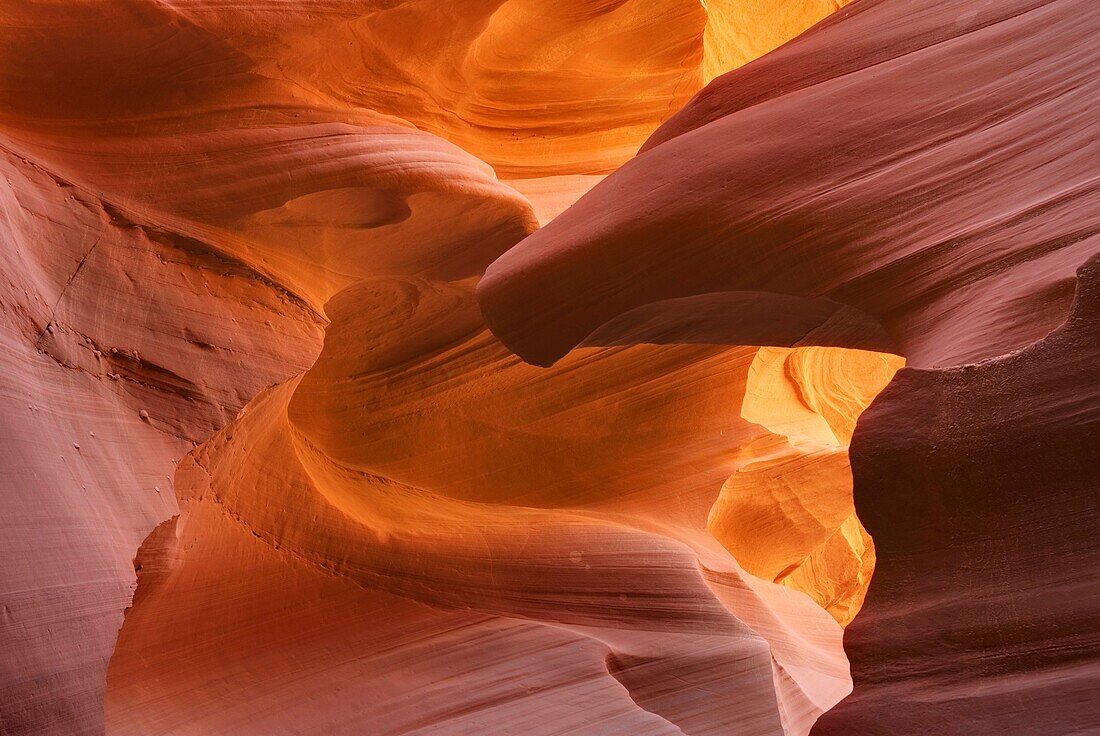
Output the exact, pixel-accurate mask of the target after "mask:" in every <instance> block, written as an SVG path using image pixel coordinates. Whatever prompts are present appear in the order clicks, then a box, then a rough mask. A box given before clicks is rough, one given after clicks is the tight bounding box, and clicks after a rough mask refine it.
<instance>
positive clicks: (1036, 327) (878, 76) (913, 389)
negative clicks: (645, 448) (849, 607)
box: [479, 0, 1100, 735]
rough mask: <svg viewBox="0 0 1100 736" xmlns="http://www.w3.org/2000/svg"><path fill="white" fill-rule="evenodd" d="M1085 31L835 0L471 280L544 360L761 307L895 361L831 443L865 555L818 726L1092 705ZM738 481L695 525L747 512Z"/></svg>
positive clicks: (894, 729) (1067, 16) (862, 726)
mask: <svg viewBox="0 0 1100 736" xmlns="http://www.w3.org/2000/svg"><path fill="white" fill-rule="evenodd" d="M1097 29H1100V9H1098V8H1097V7H1096V5H1095V4H1093V3H1088V2H1074V1H1073V0H1052V1H1048V2H1003V3H987V4H980V5H975V4H974V3H969V2H950V1H948V2H890V1H889V0H884V1H882V2H860V3H857V4H855V5H853V6H852V7H851V8H849V9H847V10H845V11H842V12H840V13H838V14H837V15H835V16H833V17H832V18H830V19H829V20H827V21H826V22H824V23H822V24H820V25H818V26H817V27H815V28H814V29H812V30H811V31H810V32H808V33H807V34H805V35H804V36H802V37H800V38H799V39H797V40H796V41H794V42H792V43H791V44H788V45H787V46H785V47H783V48H781V49H779V50H778V51H776V52H774V53H773V54H770V55H768V56H767V57H765V58H763V59H761V60H760V61H758V62H756V63H754V64H751V65H749V66H748V67H745V68H744V69H741V70H739V71H737V72H734V73H731V74H729V75H727V76H725V77H722V78H720V79H718V80H716V81H715V82H714V83H713V84H711V85H710V86H709V87H707V88H706V89H705V90H703V91H702V92H700V93H699V94H698V95H697V96H696V97H695V98H694V99H693V100H692V101H691V102H689V103H688V105H686V106H685V108H684V109H683V110H682V111H681V112H679V113H678V114H677V115H676V116H674V117H673V118H672V119H671V120H670V121H669V122H667V123H666V124H665V125H663V126H662V128H661V129H660V130H658V131H657V132H656V134H655V135H654V136H653V138H651V139H650V141H649V142H648V143H647V144H646V145H645V146H644V147H643V150H642V152H641V153H640V155H639V156H638V157H637V158H636V159H634V160H632V161H630V162H629V163H627V164H626V165H625V166H623V167H622V168H621V169H620V170H618V171H617V172H615V173H614V174H613V175H612V176H610V177H608V178H607V179H606V180H605V181H604V182H603V183H601V184H599V185H597V186H596V187H595V188H594V189H593V190H592V191H591V192H590V193H589V194H587V195H586V196H585V197H583V198H582V199H581V200H580V201H579V202H578V203H577V204H576V205H574V206H573V207H572V208H570V209H569V210H567V211H566V212H565V213H563V214H562V215H561V216H560V217H559V218H557V219H556V220H554V221H553V222H552V223H550V225H549V226H547V227H546V228H544V229H543V230H540V231H539V232H537V233H535V234H534V235H532V236H531V237H529V238H527V239H526V240H525V241H524V242H523V243H521V244H520V245H518V246H517V247H515V248H513V249H511V250H510V251H509V252H508V253H506V254H505V255H504V256H503V257H502V258H501V259H499V260H498V261H497V262H496V263H494V264H493V265H492V266H491V267H490V269H489V271H488V272H487V275H486V277H485V278H484V279H483V280H482V281H481V284H480V286H479V297H480V299H481V301H482V305H483V308H484V310H485V313H486V318H487V320H488V323H489V324H490V326H491V327H492V328H493V330H494V332H495V333H496V334H497V335H498V336H499V337H500V338H501V339H502V340H503V341H504V342H505V343H506V344H507V345H509V346H510V347H511V348H513V349H514V350H516V351H517V352H518V353H519V354H520V355H523V356H524V357H525V358H527V359H529V360H531V361H532V362H535V363H538V364H544V365H545V364H551V363H554V362H555V361H557V360H558V359H559V357H560V356H562V355H563V354H565V353H567V352H568V351H569V350H570V349H571V348H573V346H575V345H578V344H593V343H595V344H628V343H630V342H634V341H645V340H655V341H658V342H661V343H670V342H675V341H677V339H682V340H685V341H689V342H691V341H694V340H696V339H698V337H699V335H701V334H704V335H706V339H707V341H715V340H716V339H717V337H718V336H719V335H720V334H722V333H724V334H725V336H726V339H727V341H728V342H733V343H737V342H745V341H746V340H759V339H760V338H759V336H760V335H761V334H762V332H764V331H765V330H767V329H768V328H771V329H773V330H775V331H774V332H773V333H772V334H771V337H770V340H769V341H770V342H773V343H775V344H780V345H782V344H791V343H794V342H798V343H801V344H807V343H808V344H818V345H847V346H851V347H865V348H866V347H871V348H875V349H879V350H881V349H890V350H892V351H894V352H897V353H899V354H900V355H904V356H905V357H906V359H907V361H908V362H909V364H910V366H911V367H909V368H905V369H904V370H902V371H900V372H899V373H898V374H897V377H896V378H895V379H894V380H893V381H892V382H891V384H890V385H889V386H888V387H887V388H886V389H885V391H884V392H883V393H882V395H881V396H879V398H878V399H877V400H876V402H875V403H874V404H873V406H872V407H871V409H870V410H869V411H868V412H867V414H865V415H863V416H862V417H861V418H860V419H859V421H858V425H857V426H856V428H855V432H854V436H853V438H852V445H851V461H852V472H853V475H854V482H855V507H856V512H857V513H858V517H859V520H861V521H862V522H863V523H864V524H865V525H866V527H867V531H868V532H869V533H870V535H871V537H873V539H874V549H875V556H876V565H877V566H876V568H875V569H876V571H875V573H874V575H875V577H874V581H873V582H872V583H871V585H870V589H869V593H868V597H867V599H866V603H865V606H864V608H863V612H862V613H861V614H859V616H858V618H856V619H855V621H854V623H853V624H852V626H851V627H850V628H849V629H848V630H847V632H846V635H845V644H846V649H847V652H848V654H849V656H850V657H851V659H852V672H853V679H854V694H853V695H852V696H851V697H850V698H849V699H848V700H846V701H844V702H842V703H841V704H840V705H839V706H838V707H837V708H836V709H834V710H832V711H831V712H829V713H827V714H826V715H825V716H824V717H823V718H822V719H821V721H820V722H819V723H818V725H817V726H816V727H815V728H814V731H813V732H814V733H815V734H852V733H860V734H883V735H885V734H891V735H896V734H927V733H937V734H950V733H959V734H973V733H991V734H992V733H1091V732H1093V731H1096V730H1097V729H1098V728H1100V701H1098V700H1097V698H1096V697H1095V692H1096V691H1097V684H1098V678H1100V662H1098V653H1100V639H1098V637H1097V631H1098V630H1100V627H1098V623H1100V597H1098V589H1097V584H1096V582H1095V574H1094V572H1095V570H1096V569H1097V565H1098V564H1100V554H1098V553H1100V549H1098V548H1097V546H1096V545H1095V543H1094V542H1093V541H1092V539H1091V537H1092V536H1094V535H1092V534H1091V532H1090V529H1092V528H1093V527H1095V524H1096V519H1097V514H1098V510H1097V505H1096V502H1097V498H1098V496H1097V487H1098V482H1100V475H1098V467H1100V466H1098V465H1097V463H1096V459H1097V445H1096V436H1097V421H1098V419H1100V401H1098V396H1097V393H1096V391H1097V388H1096V387H1097V378H1098V376H1097V373H1096V358H1097V351H1098V349H1100V348H1098V344H1100V343H1098V337H1100V334H1098V331H1097V328H1098V325H1097V320H1098V318H1100V315H1098V313H1097V303H1096V301H1095V299H1096V296H1095V289H1096V282H1095V279H1096V276H1097V272H1096V269H1097V261H1096V260H1095V258H1094V259H1093V260H1092V261H1089V264H1088V265H1084V266H1083V265H1082V264H1084V263H1085V262H1086V260H1087V259H1089V257H1090V256H1094V255H1095V254H1096V253H1097V251H1098V250H1100V237H1098V233H1100V220H1098V219H1097V218H1098V213H1100V206H1098V205H1100V189H1098V188H1097V177H1098V175H1100V167H1098V162H1100V143H1098V140H1097V137H1096V135H1095V131H1094V130H1093V126H1092V125H1091V123H1090V122H1088V116H1089V113H1088V110H1090V109H1091V108H1093V107H1095V105H1096V103H1097V100H1098V99H1100V79H1098V78H1097V76H1096V74H1095V70H1096V69H1097V67H1098V64H1100V47H1098V46H1097V44H1096V43H1095V33H1096V31H1097ZM1079 268H1080V269H1081V270H1080V271H1078V269H1079ZM1075 292H1076V301H1075V302H1073V308H1072V310H1071V309H1070V303H1071V301H1073V298H1074V293H1075ZM722 304H725V305H727V306H728V307H729V308H730V309H736V310H737V312H736V314H737V315H738V318H729V317H728V316H723V317H722V318H721V319H718V320H714V319H710V320H703V322H705V323H706V324H705V325H704V324H702V323H701V320H700V317H699V316H700V314H701V313H703V314H710V313H712V312H713V313H716V312H720V311H721V310H720V309H718V308H716V307H715V305H722ZM757 304H759V305H764V306H763V308H758V307H756V306H755V305H757ZM1067 314H1068V315H1069V316H1068V317H1067ZM748 336H751V337H748ZM763 403H765V404H766V403H767V402H763ZM735 478H736V476H735ZM752 485H753V487H754V489H757V490H758V489H760V488H761V487H767V485H764V486H762V485H761V484H759V483H755V484H752ZM726 488H727V489H729V488H730V485H729V484H727V486H726ZM735 490H737V491H738V492H737V493H736V494H735V495H734V497H733V498H732V499H727V496H729V495H730V494H729V493H728V490H724V492H723V496H722V498H720V501H719V504H718V505H717V506H716V509H718V508H721V506H722V504H730V503H734V502H737V503H740V504H741V509H740V510H739V511H738V513H737V514H736V515H735V517H734V520H733V521H731V522H729V523H726V524H722V525H720V526H719V532H720V531H721V530H722V529H726V528H729V527H730V526H731V524H736V523H744V520H745V519H746V518H747V519H754V520H755V519H756V518H758V517H757V516H754V515H760V509H761V507H763V508H765V509H766V508H767V507H768V506H769V505H770V504H769V502H765V503H759V502H755V501H754V499H753V496H752V495H750V494H748V493H744V492H741V491H740V490H739V489H735ZM780 492H783V493H785V492H787V489H786V488H779V489H778V490H777V491H774V492H773V496H774V498H775V499H776V501H779V500H781V498H782V496H781V495H779V493H780ZM746 514H747V516H746ZM839 515H840V514H839V513H836V514H835V515H834V516H833V517H832V518H834V519H835V518H839ZM792 518H797V517H792ZM816 518H822V517H820V516H819V515H816ZM752 526H753V529H754V530H756V531H757V533H758V536H759V530H761V529H766V524H765V523H764V522H763V521H761V522H755V521H754V522H753V523H752ZM798 528H799V529H811V528H812V527H811V526H809V525H808V524H807V523H805V522H803V523H801V524H798ZM796 538H797V537H793V536H792V537H789V538H788V542H790V541H792V540H794V539H796ZM733 549H734V554H735V556H736V557H738V559H739V560H740V561H742V563H743V564H746V565H749V566H750V567H751V569H753V570H754V571H755V572H757V573H758V574H771V573H772V572H774V571H776V570H780V569H781V567H782V564H783V562H784V561H785V560H794V559H797V557H796V555H792V554H789V553H787V554H785V555H782V556H779V557H776V558H774V559H772V558H771V557H770V556H768V557H764V556H762V555H759V554H755V555H754V553H753V550H751V549H750V550H746V551H741V550H739V549H738V548H737V547H736V546H735V547H733ZM779 551H781V550H779ZM826 604H827V602H826Z"/></svg>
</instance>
